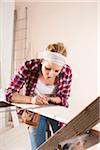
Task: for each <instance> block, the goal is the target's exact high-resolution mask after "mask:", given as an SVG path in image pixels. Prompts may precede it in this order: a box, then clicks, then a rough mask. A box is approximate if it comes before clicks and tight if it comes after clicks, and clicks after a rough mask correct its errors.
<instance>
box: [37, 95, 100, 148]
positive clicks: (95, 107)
mask: <svg viewBox="0 0 100 150" xmlns="http://www.w3.org/2000/svg"><path fill="white" fill-rule="evenodd" d="M99 101H100V97H98V98H97V99H96V100H94V101H93V102H92V103H91V104H90V105H89V106H87V107H86V108H85V109H84V110H83V111H82V112H81V113H79V114H78V115H77V116H76V117H75V118H74V119H72V120H71V121H70V122H69V123H68V124H66V126H65V127H63V128H61V129H60V130H59V131H57V132H56V133H55V134H54V136H53V137H51V138H50V139H49V140H47V142H45V143H44V144H42V145H41V146H40V147H39V148H38V150H54V149H55V148H56V147H57V146H58V143H60V142H62V141H64V140H67V139H70V138H72V137H74V136H77V135H80V134H83V133H84V132H86V131H88V130H90V129H91V128H92V127H94V126H95V125H96V124H97V123H98V122H99Z"/></svg>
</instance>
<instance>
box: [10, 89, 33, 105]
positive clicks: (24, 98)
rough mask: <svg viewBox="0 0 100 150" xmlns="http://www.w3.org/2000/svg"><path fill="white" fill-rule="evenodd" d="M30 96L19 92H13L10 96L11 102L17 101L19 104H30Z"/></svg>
mask: <svg viewBox="0 0 100 150" xmlns="http://www.w3.org/2000/svg"><path fill="white" fill-rule="evenodd" d="M31 98H32V97H30V96H25V95H22V94H20V93H17V92H16V93H13V94H12V97H11V100H10V101H11V102H12V103H19V104H21V103H22V104H31Z"/></svg>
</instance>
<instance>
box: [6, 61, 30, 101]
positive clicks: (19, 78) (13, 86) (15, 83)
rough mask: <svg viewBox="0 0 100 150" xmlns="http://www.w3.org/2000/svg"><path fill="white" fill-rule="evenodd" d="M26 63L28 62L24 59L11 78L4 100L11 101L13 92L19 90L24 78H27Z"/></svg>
mask: <svg viewBox="0 0 100 150" xmlns="http://www.w3.org/2000/svg"><path fill="white" fill-rule="evenodd" d="M28 64H29V62H28V61H26V62H25V63H24V64H23V65H22V66H21V68H20V70H19V71H18V73H17V74H16V75H15V77H14V78H13V79H12V80H11V83H10V85H9V87H8V88H7V90H6V94H5V97H6V100H7V101H9V102H11V97H12V95H13V93H15V92H18V93H19V92H20V90H21V89H22V87H23V85H24V84H25V80H26V79H27V76H28V68H29V67H28Z"/></svg>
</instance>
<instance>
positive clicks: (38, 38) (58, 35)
mask: <svg viewBox="0 0 100 150" xmlns="http://www.w3.org/2000/svg"><path fill="white" fill-rule="evenodd" d="M21 5H22V6H23V7H24V6H28V15H29V18H28V21H29V23H30V25H29V38H30V40H29V44H30V43H31V50H32V54H31V57H36V56H37V52H38V51H41V50H43V49H45V47H46V46H47V45H48V44H49V43H51V42H57V41H61V42H64V43H65V45H66V46H67V47H68V48H69V49H70V51H69V55H68V64H69V65H70V66H71V67H72V70H73V82H72V91H71V98H70V100H69V104H70V108H71V110H74V111H76V112H77V111H79V110H81V109H82V108H84V107H85V106H86V105H87V104H88V103H90V102H91V101H93V100H94V99H95V98H96V97H97V95H98V94H99V93H98V94H97V41H98V29H97V23H98V12H97V11H98V3H97V1H95V2H60V3H55V2H47V3H46V2H41V3H40V2H39V3H35V2H33V3H26V4H24V3H19V5H17V7H19V6H20V7H22V6H21ZM77 108H78V109H77ZM75 109H76V110H75Z"/></svg>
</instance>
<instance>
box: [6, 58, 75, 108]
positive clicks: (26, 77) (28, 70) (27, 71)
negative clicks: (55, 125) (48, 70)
mask: <svg viewBox="0 0 100 150" xmlns="http://www.w3.org/2000/svg"><path fill="white" fill-rule="evenodd" d="M40 70H41V59H32V60H29V61H26V62H25V64H24V65H23V66H22V67H21V68H20V70H19V72H18V73H17V74H16V75H15V77H14V79H13V80H12V81H11V84H10V86H9V87H8V89H7V91H6V100H7V101H9V102H10V99H11V96H12V94H13V93H14V92H18V93H19V92H20V90H21V89H22V88H23V85H25V87H26V91H25V95H27V96H34V90H35V87H36V84H37V80H38V76H39V72H40ZM71 81H72V71H71V68H70V67H69V66H68V65H66V64H65V65H64V66H63V68H62V70H61V72H60V73H59V75H58V77H57V84H56V85H57V86H56V92H55V95H53V96H58V97H60V98H61V105H62V106H65V107H68V98H69V96H70V87H71Z"/></svg>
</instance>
